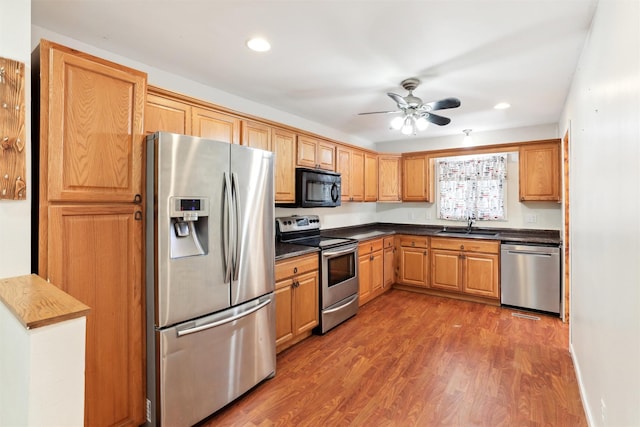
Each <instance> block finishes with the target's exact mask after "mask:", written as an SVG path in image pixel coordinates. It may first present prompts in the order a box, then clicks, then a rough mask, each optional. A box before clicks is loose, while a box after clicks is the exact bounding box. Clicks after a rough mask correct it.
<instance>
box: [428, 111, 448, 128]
mask: <svg viewBox="0 0 640 427" xmlns="http://www.w3.org/2000/svg"><path fill="white" fill-rule="evenodd" d="M423 117H424V118H425V119H427V120H428V121H430V122H431V123H433V124H436V125H438V126H444V125H448V124H449V123H450V122H451V119H450V118H448V117H442V116H438V115H437V114H432V113H427V114H425V115H424V116H423Z"/></svg>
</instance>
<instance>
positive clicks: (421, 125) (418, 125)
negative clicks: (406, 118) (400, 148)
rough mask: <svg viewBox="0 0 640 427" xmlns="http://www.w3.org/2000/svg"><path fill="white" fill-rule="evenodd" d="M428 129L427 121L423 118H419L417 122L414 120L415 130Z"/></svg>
mask: <svg viewBox="0 0 640 427" xmlns="http://www.w3.org/2000/svg"><path fill="white" fill-rule="evenodd" d="M428 127H429V121H428V120H427V119H426V118H425V117H424V116H420V117H419V118H418V120H416V128H418V130H425V129H426V128H428Z"/></svg>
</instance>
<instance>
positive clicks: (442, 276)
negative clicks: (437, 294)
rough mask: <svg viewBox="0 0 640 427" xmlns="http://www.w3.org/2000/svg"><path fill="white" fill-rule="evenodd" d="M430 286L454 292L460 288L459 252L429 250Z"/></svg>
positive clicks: (460, 267) (460, 266) (460, 268)
mask: <svg viewBox="0 0 640 427" xmlns="http://www.w3.org/2000/svg"><path fill="white" fill-rule="evenodd" d="M431 287H432V288H434V289H442V290H447V291H456V292H459V291H461V290H462V265H461V255H460V253H459V252H454V251H443V250H439V249H432V250H431Z"/></svg>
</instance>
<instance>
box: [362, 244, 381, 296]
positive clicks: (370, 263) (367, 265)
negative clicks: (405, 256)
mask: <svg viewBox="0 0 640 427" xmlns="http://www.w3.org/2000/svg"><path fill="white" fill-rule="evenodd" d="M382 246H383V239H375V240H368V241H366V242H362V243H360V244H359V245H358V282H359V290H358V299H359V305H360V306H362V305H364V304H366V303H368V302H369V301H371V300H372V299H373V298H375V297H377V296H379V295H381V294H382V293H383V292H384V288H383V277H384V262H383V251H382Z"/></svg>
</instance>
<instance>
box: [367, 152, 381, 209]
mask: <svg viewBox="0 0 640 427" xmlns="http://www.w3.org/2000/svg"><path fill="white" fill-rule="evenodd" d="M377 200H378V156H377V155H375V154H371V153H365V155H364V201H365V202H375V201H377Z"/></svg>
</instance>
